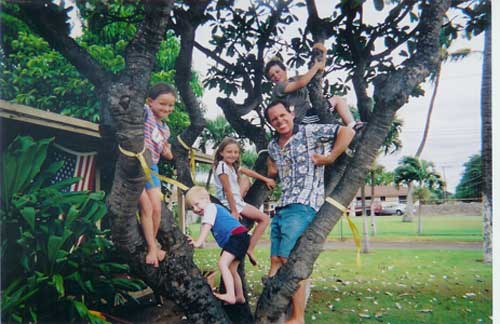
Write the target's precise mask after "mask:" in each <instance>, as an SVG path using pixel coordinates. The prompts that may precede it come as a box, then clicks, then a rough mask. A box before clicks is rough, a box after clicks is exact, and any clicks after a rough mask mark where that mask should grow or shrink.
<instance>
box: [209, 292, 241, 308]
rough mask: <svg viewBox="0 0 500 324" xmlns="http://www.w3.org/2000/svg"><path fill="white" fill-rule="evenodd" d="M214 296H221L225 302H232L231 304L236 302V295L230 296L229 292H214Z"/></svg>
mask: <svg viewBox="0 0 500 324" xmlns="http://www.w3.org/2000/svg"><path fill="white" fill-rule="evenodd" d="M214 296H215V297H217V298H219V299H220V300H222V301H223V302H226V303H228V304H231V305H233V304H234V303H236V297H234V296H230V295H229V294H219V293H216V292H214Z"/></svg>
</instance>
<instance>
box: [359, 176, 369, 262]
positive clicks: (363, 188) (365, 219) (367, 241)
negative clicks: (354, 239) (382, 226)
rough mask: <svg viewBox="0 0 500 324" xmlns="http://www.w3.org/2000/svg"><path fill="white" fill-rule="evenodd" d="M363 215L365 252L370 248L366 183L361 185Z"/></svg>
mask: <svg viewBox="0 0 500 324" xmlns="http://www.w3.org/2000/svg"><path fill="white" fill-rule="evenodd" d="M361 215H362V217H363V253H368V252H369V250H370V238H369V237H368V217H366V201H365V184H364V183H363V185H362V186H361Z"/></svg>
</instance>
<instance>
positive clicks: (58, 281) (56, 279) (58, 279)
mask: <svg viewBox="0 0 500 324" xmlns="http://www.w3.org/2000/svg"><path fill="white" fill-rule="evenodd" d="M52 283H53V284H54V286H55V287H56V290H57V293H58V294H59V297H64V278H63V277H62V276H61V275H60V274H55V275H54V276H52Z"/></svg>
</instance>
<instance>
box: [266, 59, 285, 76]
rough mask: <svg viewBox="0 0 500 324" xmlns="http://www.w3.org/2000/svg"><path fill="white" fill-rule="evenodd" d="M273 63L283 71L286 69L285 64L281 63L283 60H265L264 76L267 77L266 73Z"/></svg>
mask: <svg viewBox="0 0 500 324" xmlns="http://www.w3.org/2000/svg"><path fill="white" fill-rule="evenodd" d="M275 65H277V66H279V67H280V68H281V69H282V70H283V71H286V66H285V64H283V62H282V61H281V60H278V59H272V60H270V61H269V62H267V63H266V66H265V67H264V75H265V76H266V78H268V79H269V75H268V74H269V70H270V69H271V68H272V67H273V66H275Z"/></svg>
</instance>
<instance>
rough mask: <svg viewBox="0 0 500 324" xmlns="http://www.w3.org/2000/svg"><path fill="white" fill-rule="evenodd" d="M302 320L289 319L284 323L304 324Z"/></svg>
mask: <svg viewBox="0 0 500 324" xmlns="http://www.w3.org/2000/svg"><path fill="white" fill-rule="evenodd" d="M304 323H305V322H304V320H300V319H295V318H290V319H289V320H288V321H285V324H304Z"/></svg>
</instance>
